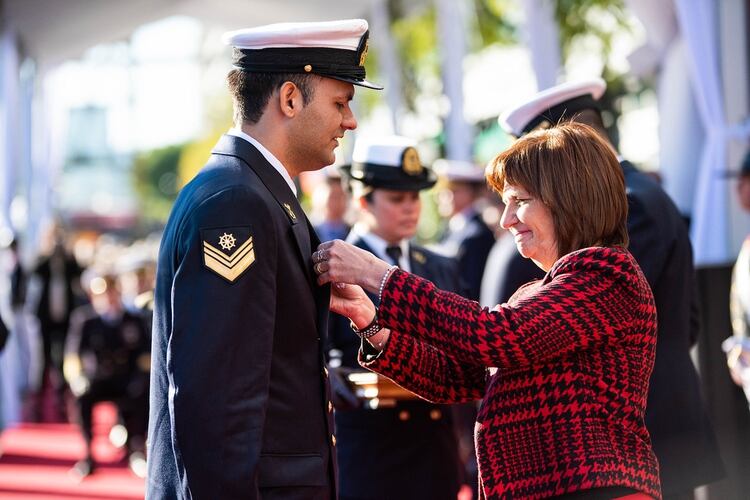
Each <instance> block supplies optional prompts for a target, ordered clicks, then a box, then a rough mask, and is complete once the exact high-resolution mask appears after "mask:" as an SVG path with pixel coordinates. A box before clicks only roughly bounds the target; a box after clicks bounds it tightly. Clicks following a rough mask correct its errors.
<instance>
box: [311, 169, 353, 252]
mask: <svg viewBox="0 0 750 500" xmlns="http://www.w3.org/2000/svg"><path fill="white" fill-rule="evenodd" d="M323 173H324V174H325V180H324V182H322V183H320V184H319V185H318V186H317V187H316V188H315V190H314V191H313V211H314V212H318V213H319V214H320V215H321V217H320V218H321V220H320V222H319V223H318V224H316V225H315V232H316V233H318V238H319V239H320V241H330V240H343V239H345V238H346V235H347V234H349V230H350V229H351V226H349V224H348V223H347V221H346V214H347V211H348V209H349V195H348V194H347V193H346V190H345V189H344V186H343V184H342V180H341V173H340V172H339V171H338V169H337V168H336V167H334V166H333V165H329V166H328V167H326V168H324V169H323Z"/></svg>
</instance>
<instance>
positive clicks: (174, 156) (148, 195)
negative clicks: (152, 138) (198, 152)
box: [133, 144, 185, 222]
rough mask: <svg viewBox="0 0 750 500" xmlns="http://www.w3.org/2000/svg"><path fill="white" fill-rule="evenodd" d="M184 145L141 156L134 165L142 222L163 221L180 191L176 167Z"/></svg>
mask: <svg viewBox="0 0 750 500" xmlns="http://www.w3.org/2000/svg"><path fill="white" fill-rule="evenodd" d="M184 147H185V146H184V145H182V144H180V145H174V146H167V147H165V148H160V149H154V150H151V151H147V152H145V153H141V154H140V155H138V156H137V157H136V159H135V163H134V165H133V184H134V186H135V191H136V194H137V196H138V199H139V202H140V206H141V216H142V217H143V219H144V220H145V221H153V222H163V221H166V219H167V216H168V215H169V211H170V209H171V208H172V204H173V203H174V200H175V198H176V197H177V192H178V191H179V182H178V165H179V162H180V157H181V155H182V150H183V149H184Z"/></svg>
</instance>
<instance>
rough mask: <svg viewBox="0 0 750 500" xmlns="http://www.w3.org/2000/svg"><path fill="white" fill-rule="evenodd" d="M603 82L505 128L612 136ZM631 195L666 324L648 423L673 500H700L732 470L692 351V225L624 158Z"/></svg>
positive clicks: (552, 94)
mask: <svg viewBox="0 0 750 500" xmlns="http://www.w3.org/2000/svg"><path fill="white" fill-rule="evenodd" d="M605 89H606V85H605V83H604V81H603V80H601V79H593V80H590V81H583V82H573V83H566V84H562V85H558V86H556V87H553V88H550V89H547V90H545V91H542V92H540V93H539V94H537V95H536V96H534V97H533V98H532V99H530V100H528V101H526V102H524V103H522V104H520V105H518V106H516V107H515V108H513V109H510V110H508V111H506V113H504V114H503V115H502V116H501V117H500V124H501V125H502V126H503V127H504V128H505V130H506V131H508V132H510V133H512V134H513V135H515V136H517V137H520V136H521V135H523V134H526V133H528V132H530V131H532V130H535V129H537V128H540V127H542V128H546V127H549V126H550V125H552V124H555V123H558V122H559V121H564V120H573V121H576V122H580V123H585V124H587V125H590V126H592V127H594V128H595V129H597V130H598V131H599V132H600V133H601V134H602V135H603V136H604V137H605V138H606V137H607V133H606V131H605V129H604V126H603V124H602V118H601V112H600V110H599V105H598V102H597V101H598V100H599V98H600V97H601V96H602V94H604V91H605ZM620 165H621V166H622V170H623V173H624V175H625V186H626V189H627V195H628V205H629V207H628V209H629V210H628V233H629V234H630V247H629V250H630V252H631V253H632V254H633V256H634V257H635V259H636V261H637V262H638V264H639V265H640V267H641V269H642V270H643V273H644V274H645V276H646V279H647V280H648V282H649V284H650V285H651V289H652V290H653V292H654V299H655V301H656V310H657V313H658V315H659V322H658V323H659V325H658V333H657V344H656V361H655V364H654V370H653V372H652V374H651V380H650V384H649V394H648V404H647V406H646V426H647V428H648V431H649V434H650V435H651V440H652V444H653V448H654V453H655V454H656V457H657V459H658V460H659V472H660V478H661V487H662V492H663V495H664V498H665V499H688V498H689V499H692V498H693V489H694V488H695V487H697V486H699V485H702V484H706V483H709V482H712V481H714V480H716V479H719V478H720V477H721V476H722V475H723V473H724V471H723V466H722V460H721V457H720V455H719V450H718V447H717V444H716V437H715V436H714V432H713V428H712V426H711V423H710V421H709V420H708V414H707V412H706V408H705V404H704V401H703V397H702V395H701V392H700V383H699V379H698V374H697V372H696V370H695V366H694V365H693V363H692V360H691V359H690V347H691V346H692V345H694V344H695V342H696V341H697V335H698V322H697V307H698V303H697V292H696V288H695V283H694V279H695V276H694V269H693V255H692V248H691V245H690V240H689V238H688V233H687V227H686V225H685V222H684V221H683V219H682V217H681V215H680V213H679V211H678V210H677V207H676V206H675V205H674V203H673V202H672V200H671V199H670V198H669V196H668V195H667V194H666V193H665V192H664V191H663V190H662V189H661V187H660V186H659V185H658V184H657V183H656V182H655V181H654V180H653V179H652V178H650V177H649V176H647V175H645V174H644V173H642V172H639V171H638V170H637V169H636V168H635V167H634V166H633V165H632V164H631V163H629V162H627V161H625V160H623V159H622V158H620Z"/></svg>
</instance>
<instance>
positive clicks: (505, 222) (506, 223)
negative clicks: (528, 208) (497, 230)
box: [500, 204, 518, 229]
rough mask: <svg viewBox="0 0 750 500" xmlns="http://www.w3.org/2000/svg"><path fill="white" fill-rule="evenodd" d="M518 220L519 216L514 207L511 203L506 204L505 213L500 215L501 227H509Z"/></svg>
mask: <svg viewBox="0 0 750 500" xmlns="http://www.w3.org/2000/svg"><path fill="white" fill-rule="evenodd" d="M516 222H518V218H517V217H516V210H515V209H514V208H512V207H511V206H510V204H508V205H505V209H504V210H503V215H502V216H501V217H500V227H502V228H503V229H509V228H510V227H511V226H513V224H515V223H516Z"/></svg>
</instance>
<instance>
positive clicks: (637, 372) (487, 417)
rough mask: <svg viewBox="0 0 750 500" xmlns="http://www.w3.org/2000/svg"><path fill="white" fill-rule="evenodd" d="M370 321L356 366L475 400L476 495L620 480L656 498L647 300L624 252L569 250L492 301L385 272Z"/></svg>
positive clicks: (425, 392) (551, 491)
mask: <svg viewBox="0 0 750 500" xmlns="http://www.w3.org/2000/svg"><path fill="white" fill-rule="evenodd" d="M380 322H381V324H382V325H383V326H384V327H387V328H390V329H391V336H390V339H389V340H388V343H387V345H386V346H385V348H384V350H383V351H382V353H380V354H379V355H377V356H374V357H372V356H370V357H368V356H366V355H364V354H362V353H361V354H360V362H361V363H362V365H363V366H364V367H366V368H369V369H371V370H374V371H377V372H379V373H381V374H383V375H385V376H387V377H389V378H391V379H393V380H394V381H395V382H397V383H398V384H400V385H402V386H404V387H406V388H407V389H409V390H411V391H413V392H415V393H417V394H419V395H420V396H422V397H424V398H425V399H428V400H430V401H434V402H440V403H456V402H462V401H470V400H475V399H480V398H483V402H482V405H481V408H480V410H479V415H478V416H477V423H476V428H475V440H476V449H477V460H478V462H479V472H480V479H479V481H480V488H479V489H480V496H484V497H486V498H492V499H495V498H529V499H531V498H548V497H553V496H558V495H563V494H566V493H572V492H576V491H582V490H586V489H591V488H602V487H611V486H623V487H627V488H633V489H635V490H637V491H640V492H643V493H646V494H648V495H651V496H653V497H655V498H660V497H661V494H660V487H659V474H658V465H657V461H656V457H655V456H654V454H653V452H652V450H651V444H650V438H649V435H648V431H647V430H646V427H645V425H644V422H643V414H644V409H645V406H646V394H647V390H648V380H649V375H650V373H651V368H652V365H653V362H654V351H655V345H656V308H655V306H654V300H653V295H652V293H651V289H650V288H649V286H648V283H647V282H646V279H645V278H644V276H643V274H642V273H641V270H640V268H639V267H638V265H637V264H636V263H635V260H634V259H633V257H632V256H631V255H630V254H629V253H628V252H627V250H624V249H620V248H599V247H597V248H586V249H583V250H578V251H576V252H573V253H570V254H568V255H566V256H564V257H562V258H561V259H559V260H558V261H557V262H556V263H555V265H554V266H553V267H552V269H551V270H550V271H549V272H548V273H547V275H546V276H545V278H544V279H543V280H541V281H537V282H534V283H531V284H529V285H525V286H524V287H522V288H521V289H519V291H518V292H516V294H515V295H514V296H513V297H512V298H511V299H510V301H509V303H508V304H502V305H500V306H497V307H496V308H494V309H493V310H489V309H487V308H482V307H480V306H479V304H478V303H476V302H473V301H469V300H466V299H464V298H462V297H460V296H458V295H455V294H452V293H447V292H442V291H440V290H438V289H437V288H435V286H434V285H433V284H432V283H430V282H429V281H426V280H424V279H421V278H418V277H417V276H414V275H412V274H409V273H406V272H404V271H401V270H396V271H395V272H394V273H393V274H392V275H391V277H390V278H389V279H388V283H387V284H386V286H385V289H384V291H383V297H382V302H381V303H380ZM488 367H496V368H497V372H496V373H494V375H490V374H489V372H488Z"/></svg>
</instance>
